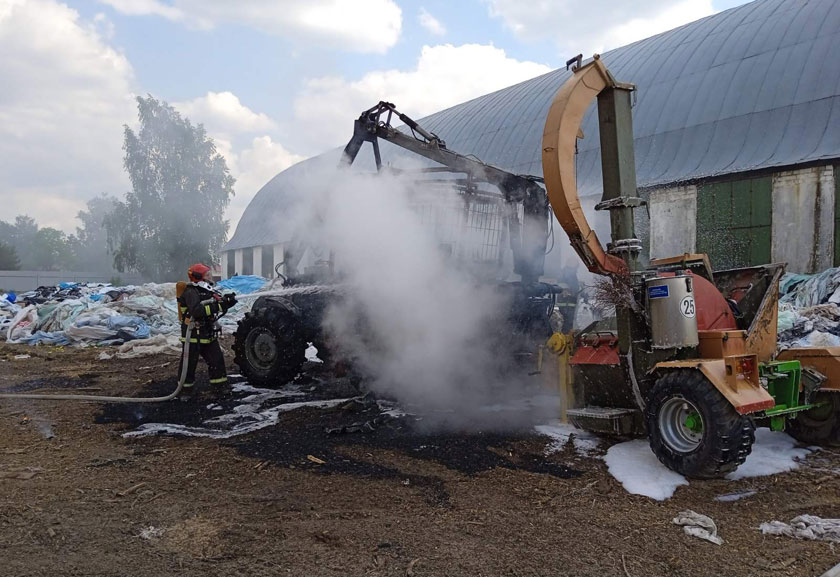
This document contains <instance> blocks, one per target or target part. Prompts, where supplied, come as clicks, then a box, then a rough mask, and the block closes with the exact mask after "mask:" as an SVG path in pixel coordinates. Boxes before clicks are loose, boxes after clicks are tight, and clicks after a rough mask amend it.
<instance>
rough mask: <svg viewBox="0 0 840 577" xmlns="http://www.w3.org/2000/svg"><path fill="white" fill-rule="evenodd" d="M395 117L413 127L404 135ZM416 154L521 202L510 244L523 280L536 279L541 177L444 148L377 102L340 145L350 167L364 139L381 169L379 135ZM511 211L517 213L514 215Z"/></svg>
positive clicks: (543, 212) (543, 205)
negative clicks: (520, 221)
mask: <svg viewBox="0 0 840 577" xmlns="http://www.w3.org/2000/svg"><path fill="white" fill-rule="evenodd" d="M394 116H396V117H397V118H399V119H400V120H401V121H402V122H403V123H404V124H405V126H406V127H407V128H408V129H409V130H410V131H411V134H406V133H405V132H402V131H400V130H397V129H396V128H394V127H393V126H392V125H391V119H392V118H393V117H394ZM380 138H381V139H383V140H386V141H388V142H390V143H392V144H395V145H396V146H399V147H400V148H403V149H405V150H408V151H410V152H413V153H415V154H419V155H420V156H423V157H425V158H428V159H430V160H432V161H434V162H437V163H439V164H442V165H443V166H445V167H446V170H448V171H451V172H459V173H464V174H466V175H468V176H469V177H470V179H472V180H473V181H477V182H486V183H489V184H492V185H494V186H495V187H496V188H498V189H499V192H500V193H501V194H502V197H503V198H504V200H505V201H506V202H508V203H521V204H522V206H523V222H522V226H521V227H520V226H519V224H518V217H514V218H513V219H512V222H511V227H510V233H511V248H512V250H513V253H514V271H515V272H516V273H518V274H519V275H520V276H521V277H522V281H523V282H524V283H531V282H535V281H536V280H537V279H538V278H539V277H540V276H541V275H542V273H543V266H544V262H545V244H546V239H547V237H548V200H547V198H546V195H545V191H544V190H543V188H542V186H540V184H539V181H540V179H539V178H537V177H533V176H522V175H518V174H513V173H510V172H507V171H506V170H503V169H501V168H498V167H496V166H493V165H491V164H486V163H484V162H481V161H480V160H478V159H477V158H471V157H469V156H465V155H463V154H458V153H457V152H453V151H451V150H449V149H448V148H446V143H445V142H444V141H443V140H441V139H440V138H439V137H438V136H437V135H436V134H434V133H432V132H429V131H427V130H425V129H424V128H423V127H421V126H420V125H419V124H417V122H416V121H415V120H413V119H412V118H410V117H408V116H406V115H405V114H402V113H401V112H399V111H398V110H397V109H396V107H395V106H394V105H393V104H391V103H390V102H380V103H379V104H377V105H376V106H374V107H372V108H370V109H368V110H365V111H364V112H362V114H361V115H360V116H359V118H357V119H356V121H355V123H354V125H353V138H351V139H350V142H348V143H347V146H345V147H344V153H343V154H342V157H341V163H342V164H343V165H348V166H349V165H351V164H353V161H355V159H356V156H357V155H358V154H359V151H360V150H361V148H362V145H363V144H364V143H365V142H370V143H371V144H372V145H373V154H374V159H375V161H376V169H377V170H379V169H381V168H382V157H381V155H380V151H379V139H380ZM514 214H515V213H514Z"/></svg>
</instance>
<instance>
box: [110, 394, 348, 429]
mask: <svg viewBox="0 0 840 577" xmlns="http://www.w3.org/2000/svg"><path fill="white" fill-rule="evenodd" d="M349 400H350V398H347V399H329V400H326V401H303V402H299V403H286V404H284V405H277V406H276V407H271V408H268V409H264V410H262V411H260V410H259V407H260V406H259V405H256V404H245V405H238V406H236V407H234V409H233V412H232V413H227V414H224V415H219V416H217V417H213V418H212V419H207V420H206V421H204V422H203V423H202V425H204V426H201V427H188V426H186V425H175V424H171V423H146V424H143V425H140V426H139V427H138V428H137V429H135V430H133V431H129V432H127V433H123V435H122V436H123V437H127V438H128V437H147V436H149V435H160V434H170V435H183V436H185V437H207V438H210V439H229V438H231V437H236V436H238V435H244V434H246V433H252V432H254V431H258V430H260V429H264V428H265V427H270V426H272V425H275V424H277V421H278V420H279V419H280V414H281V413H285V412H287V411H293V410H295V409H300V408H302V407H314V408H317V409H329V408H332V407H336V406H338V405H341V404H343V403H346V402H347V401H349Z"/></svg>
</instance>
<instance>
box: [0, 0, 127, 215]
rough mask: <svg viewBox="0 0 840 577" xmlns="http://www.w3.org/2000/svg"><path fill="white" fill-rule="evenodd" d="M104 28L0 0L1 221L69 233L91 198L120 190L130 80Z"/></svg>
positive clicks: (38, 6)
mask: <svg viewBox="0 0 840 577" xmlns="http://www.w3.org/2000/svg"><path fill="white" fill-rule="evenodd" d="M101 24H102V22H101V21H97V22H85V21H83V20H81V19H80V18H79V14H78V13H77V12H76V11H75V10H72V9H71V8H68V7H67V6H65V5H61V4H57V3H55V2H52V1H48V0H31V1H29V2H20V1H14V0H0V53H2V55H3V57H2V58H0V79H2V84H3V89H2V90H0V182H2V184H3V188H2V189H0V202H2V206H3V215H2V218H4V219H9V218H14V216H15V215H16V214H20V213H26V214H29V215H31V216H32V217H34V218H36V219H37V220H38V221H39V222H41V223H42V224H44V225H51V226H56V227H59V228H62V229H64V230H72V229H73V228H74V226H75V225H76V224H77V223H76V222H75V220H74V217H75V214H76V211H77V210H78V209H80V208H83V207H84V203H85V201H87V200H88V199H89V198H91V197H93V196H94V195H96V194H99V193H101V192H108V193H111V194H121V193H123V192H125V190H127V188H128V179H127V178H126V176H125V173H124V171H123V167H122V155H123V151H122V138H123V124H124V123H127V122H130V121H131V120H132V118H133V116H134V115H135V112H134V111H135V103H134V100H133V97H132V86H133V72H132V68H131V65H130V64H129V62H128V60H127V59H126V58H125V56H124V55H123V54H121V53H120V52H118V51H116V50H114V49H113V48H112V47H110V46H109V45H108V44H107V43H106V42H105V40H104V38H103V36H102V35H101V34H100V33H99V32H98V28H97V26H98V25H101Z"/></svg>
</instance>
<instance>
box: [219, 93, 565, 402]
mask: <svg viewBox="0 0 840 577" xmlns="http://www.w3.org/2000/svg"><path fill="white" fill-rule="evenodd" d="M395 119H399V120H400V121H402V123H403V124H404V126H405V128H404V129H403V130H405V132H403V131H401V130H398V129H396V128H395V127H394V126H393V125H392V124H391V122H392V120H395ZM380 140H385V141H387V142H389V143H391V144H393V145H396V146H398V147H400V148H401V149H404V150H406V151H409V152H412V153H414V154H417V155H419V156H421V157H423V158H425V159H426V160H427V161H428V162H427V164H428V166H426V167H424V168H418V169H412V170H410V171H409V170H400V171H399V172H400V174H401V176H402V177H403V178H402V180H403V181H406V182H410V183H413V185H412V186H414V187H416V190H417V192H418V194H417V195H416V196H417V201H416V203H415V202H413V203H412V208H413V209H414V210H416V212H417V214H418V216H419V218H420V220H421V222H422V223H423V224H424V225H426V224H428V225H429V227H430V228H431V229H433V230H434V231H435V234H437V235H438V242H439V249H440V250H441V251H442V252H443V254H444V255H451V263H452V266H453V267H454V266H457V267H459V268H466V269H468V270H469V271H470V272H471V273H473V275H474V276H475V280H476V281H477V282H481V283H490V285H491V286H492V288H493V289H494V290H495V291H497V292H498V293H501V294H502V296H503V297H504V300H505V302H507V303H510V307H509V309H508V310H503V311H499V318H498V322H495V323H493V326H494V329H495V334H493V335H488V336H486V340H487V342H488V346H492V347H494V350H496V351H497V352H498V353H499V354H500V355H504V356H506V357H508V358H509V360H510V365H511V366H512V367H513V366H520V365H523V364H524V365H526V366H528V367H530V368H531V369H532V368H533V367H534V366H535V364H536V363H535V361H534V358H535V357H536V356H537V354H538V349H539V345H540V344H541V343H544V342H545V340H546V339H547V338H548V337H549V336H550V335H551V334H552V328H551V326H552V316H553V315H554V316H555V317H556V316H557V315H558V313H557V310H556V306H555V305H556V300H557V295H558V294H560V292H561V288H560V286H559V285H556V284H553V283H549V282H542V281H541V280H540V279H541V276H542V274H543V268H544V261H545V253H546V245H547V241H548V240H549V238H551V231H550V230H549V212H548V210H549V209H548V200H547V197H546V193H545V189H544V188H543V187H542V186H541V185H540V181H541V179H539V178H536V177H532V176H522V175H517V174H512V173H509V172H507V171H504V170H502V169H500V168H497V167H495V166H491V165H489V164H485V163H483V162H481V161H479V160H477V159H475V158H471V157H467V156H463V155H461V154H458V153H456V152H453V151H451V150H449V149H448V148H447V147H446V143H445V142H444V141H443V140H441V139H440V138H439V137H438V136H437V135H435V134H433V133H431V132H428V131H426V130H425V129H423V127H421V126H420V125H418V124H417V122H415V121H414V120H413V119H411V118H410V117H408V116H406V115H405V114H402V113H400V112H399V111H397V109H396V108H395V106H394V105H393V104H390V103H387V102H380V103H379V104H377V105H376V106H374V107H372V108H370V109H369V110H366V111H364V112H363V113H362V114H361V115H360V116H359V118H358V119H357V120H356V121H355V124H354V131H353V137H352V139H351V140H350V142H349V143H348V144H347V146H346V147H345V149H344V153H343V155H342V160H341V166H342V167H345V168H347V167H349V166H350V165H352V164H353V162H354V161H355V160H356V157H357V155H358V154H359V152H360V150H361V149H362V147H363V145H364V144H365V143H366V142H369V143H370V144H371V146H372V149H373V158H374V162H375V166H376V170H377V171H388V170H396V169H392V168H390V167H384V166H383V165H382V160H381V155H380V145H379V141H380ZM406 173H409V174H406ZM435 191H437V194H435ZM412 198H413V197H412ZM446 226H448V227H450V228H451V230H444V229H446ZM441 230H444V232H443V233H441ZM306 250H307V247H306V246H304V244H303V243H298V242H293V243H290V244H289V246H287V247H286V249H285V251H284V255H283V263H281V265H282V267H283V271H281V270H280V265H278V268H277V273H278V279H279V281H280V284H279V287H278V288H277V289H276V290H275V288H274V287H272V290H271V291H268V292H270V294H269V295H266V296H261V297H259V298H258V299H257V300H256V301H254V304H253V306H252V308H251V311H250V312H249V313H247V314H246V315H245V317H244V318H243V319H242V321H240V323H239V326H238V328H237V331H236V334H235V342H234V346H233V349H234V354H235V362H236V363H237V364H238V365H239V367H240V370H241V372H242V374H243V375H244V376H245V377H247V378H248V380H249V382H251V383H253V384H257V385H262V386H276V385H282V384H285V383H287V382H289V381H291V380H292V379H293V378H294V377H295V376H296V375H297V374H298V373H299V372H300V370H301V367H302V366H303V364H304V362H305V361H306V357H305V350H306V349H307V344H308V343H316V346H317V348H318V354H319V357H320V358H321V359H322V360H327V359H328V358H330V357H331V356H335V357H338V358H337V359H336V358H333V359H332V360H334V361H338V362H341V364H342V365H352V360H353V359H352V358H346V357H344V356H343V355H342V353H343V351H336V350H335V349H334V347H332V346H331V343H330V335H329V334H328V331H327V330H325V328H324V326H325V323H324V320H325V316H326V315H327V314H328V311H329V310H330V306H331V305H334V304H338V303H339V301H340V300H341V299H343V298H345V297H346V295H345V294H344V290H343V288H344V287H343V285H342V279H341V273H340V272H339V269H340V267H337V266H336V263H335V262H334V259H333V256H332V253H330V256H329V258H326V259H324V260H322V261H319V262H316V263H315V264H314V265H311V266H307V267H301V260H302V255H303V254H304V253H305V251H306ZM338 258H339V259H340V254H339V255H338ZM447 258H449V256H447ZM464 261H467V262H464ZM299 268H303V270H302V271H299V270H298V269H299ZM281 272H282V273H284V274H281ZM511 272H513V273H514V274H513V275H511V274H510V273H511ZM511 278H513V279H516V280H509V279H511ZM558 322H559V321H557V319H556V318H555V319H554V324H555V325H557V324H558ZM360 324H361V325H364V319H361V321H360ZM368 336H369V335H367V334H366V332H365V331H364V327H363V326H361V327H360V330H359V338H362V339H364V338H367V337H368Z"/></svg>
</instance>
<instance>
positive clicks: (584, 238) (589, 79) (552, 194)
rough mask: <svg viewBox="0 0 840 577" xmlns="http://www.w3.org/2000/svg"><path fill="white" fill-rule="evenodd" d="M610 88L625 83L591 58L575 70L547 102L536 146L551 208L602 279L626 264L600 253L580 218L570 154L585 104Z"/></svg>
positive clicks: (601, 249) (621, 271)
mask: <svg viewBox="0 0 840 577" xmlns="http://www.w3.org/2000/svg"><path fill="white" fill-rule="evenodd" d="M616 87H627V85H620V84H619V83H617V82H616V81H615V79H614V78H613V77H612V75H611V74H610V73H609V71H608V70H607V68H606V66H604V63H603V62H602V61H601V60H600V58H599V57H598V56H597V55H596V57H595V58H594V59H593V60H592V62H589V63H588V64H586V65H585V66H578V67H577V68H575V69H574V72H573V74H572V77H571V78H569V79H568V80H567V81H566V82H565V83H564V84H563V86H561V87H560V90H559V91H558V92H557V95H556V96H555V97H554V101H553V102H552V103H551V108H550V109H549V111H548V116H547V118H546V121H545V130H544V131H543V142H542V147H543V154H542V158H543V177H544V179H545V187H546V191H547V193H548V198H549V200H550V201H551V208H552V209H553V210H554V214H555V215H556V216H557V221H558V222H559V223H560V226H562V227H563V230H564V231H566V234H567V235H568V236H569V241H570V242H571V245H572V247H573V248H574V249H575V251H576V252H577V253H578V255H579V256H580V258H581V260H583V262H584V264H585V265H586V267H587V268H588V269H589V270H590V272H593V273H596V274H602V275H614V274H615V275H624V274H627V270H628V269H627V263H625V261H624V260H622V259H621V258H619V257H617V256H615V255H612V254H608V253H607V252H606V251H605V250H604V247H603V245H602V244H601V241H600V240H599V239H598V236H597V235H596V234H595V231H594V230H592V229H591V228H590V226H589V222H588V221H587V220H586V216H585V215H584V213H583V209H582V208H581V206H580V198H579V197H578V191H577V175H576V172H575V153H576V144H577V139H578V137H579V135H580V125H581V121H582V120H583V115H584V114H585V113H586V110H587V109H588V108H589V105H590V104H591V103H592V102H593V101H594V100H595V99H596V98H597V97H598V95H599V94H601V92H602V91H604V90H605V89H608V88H616ZM631 138H632V135H631ZM602 144H603V143H602ZM602 148H603V146H602ZM605 174H606V173H605ZM633 180H634V181H635V172H634V173H633ZM633 186H635V182H634V183H633ZM633 192H634V193H635V190H634V191H633ZM606 197H607V194H605V198H606ZM631 214H632V212H631ZM631 218H632V216H631ZM631 224H632V223H631Z"/></svg>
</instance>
